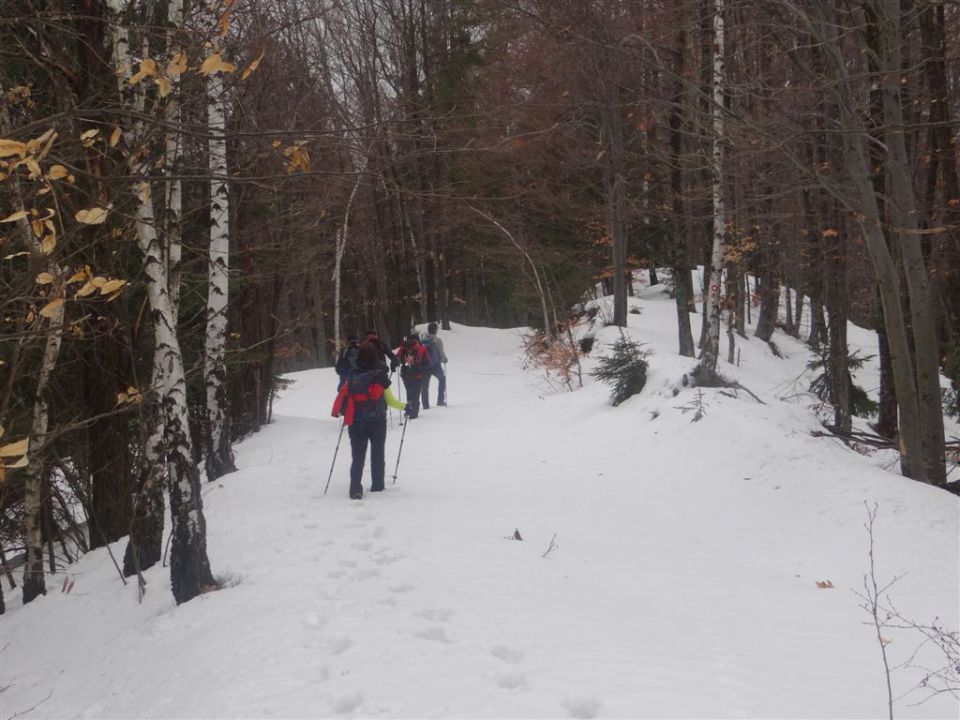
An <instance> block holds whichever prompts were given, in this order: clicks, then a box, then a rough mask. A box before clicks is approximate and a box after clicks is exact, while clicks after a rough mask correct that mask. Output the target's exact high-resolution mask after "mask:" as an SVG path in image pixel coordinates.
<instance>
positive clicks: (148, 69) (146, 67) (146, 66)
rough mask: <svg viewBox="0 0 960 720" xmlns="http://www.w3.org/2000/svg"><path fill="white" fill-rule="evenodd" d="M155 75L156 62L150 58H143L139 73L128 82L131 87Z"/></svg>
mask: <svg viewBox="0 0 960 720" xmlns="http://www.w3.org/2000/svg"><path fill="white" fill-rule="evenodd" d="M156 74H157V61H156V60H152V59H150V58H144V59H143V60H141V61H140V71H139V72H138V73H137V74H136V75H134V76H133V77H131V78H130V80H128V82H129V83H130V84H131V85H136V84H137V83H139V82H140V81H141V80H143V79H144V78H145V77H147V76H151V77H153V76H155V75H156Z"/></svg>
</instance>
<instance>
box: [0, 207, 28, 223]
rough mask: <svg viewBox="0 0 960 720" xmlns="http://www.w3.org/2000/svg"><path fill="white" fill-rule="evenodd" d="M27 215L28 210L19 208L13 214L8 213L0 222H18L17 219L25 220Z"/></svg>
mask: <svg viewBox="0 0 960 720" xmlns="http://www.w3.org/2000/svg"><path fill="white" fill-rule="evenodd" d="M26 216H27V211H26V210H17V211H16V212H15V213H14V214H13V215H7V216H6V217H5V218H3V220H0V223H8V222H16V221H17V220H23V219H24V218H25V217H26Z"/></svg>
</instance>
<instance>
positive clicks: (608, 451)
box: [0, 301, 958, 719]
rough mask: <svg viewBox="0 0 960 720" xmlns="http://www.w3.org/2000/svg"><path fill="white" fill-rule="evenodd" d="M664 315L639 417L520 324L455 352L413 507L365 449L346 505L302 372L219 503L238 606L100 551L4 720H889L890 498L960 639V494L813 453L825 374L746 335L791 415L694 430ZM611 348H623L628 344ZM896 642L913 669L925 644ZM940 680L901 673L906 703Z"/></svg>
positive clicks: (241, 451) (929, 706) (13, 617)
mask: <svg viewBox="0 0 960 720" xmlns="http://www.w3.org/2000/svg"><path fill="white" fill-rule="evenodd" d="M632 302H633V303H640V301H632ZM643 307H644V314H643V315H641V316H636V315H631V316H630V318H631V325H633V326H634V327H633V334H634V336H635V337H636V338H637V339H639V340H643V341H644V342H648V343H650V345H651V348H652V349H654V350H655V352H656V354H655V355H653V356H652V357H651V371H650V380H649V384H648V387H647V389H646V390H645V391H644V393H643V395H642V396H640V397H638V398H634V399H632V400H630V401H628V402H627V403H626V404H625V405H623V406H621V407H620V408H611V407H610V406H609V403H608V401H607V399H606V398H607V388H605V387H604V386H602V385H599V384H596V383H594V382H593V381H590V380H589V379H588V378H585V379H586V380H587V382H586V386H585V387H584V389H582V390H579V391H577V392H573V393H569V392H555V391H553V390H551V389H550V388H549V386H548V385H547V383H545V382H544V381H543V380H542V374H541V373H540V372H539V371H533V370H530V371H524V370H523V369H522V368H521V363H522V358H521V354H520V343H521V335H520V333H519V332H518V331H506V330H489V329H478V328H466V327H462V326H455V327H454V330H453V331H451V332H446V333H443V334H442V337H443V339H444V342H445V344H446V349H447V353H448V355H449V356H450V364H449V366H448V374H449V392H450V406H449V407H448V408H433V409H431V410H427V411H424V412H422V413H421V417H420V418H419V419H417V420H414V421H411V422H410V425H409V427H408V429H407V434H406V439H405V442H404V448H403V456H402V458H401V462H400V468H399V473H398V480H397V482H396V484H392V478H391V476H392V474H393V468H394V463H395V461H396V456H397V455H396V453H397V448H398V444H399V440H400V435H401V433H400V425H399V420H400V419H399V418H398V417H397V416H396V415H395V414H394V416H393V420H392V423H393V425H392V428H391V429H390V430H389V432H388V440H387V453H386V457H387V490H386V492H384V493H381V494H371V493H369V492H366V494H365V496H364V499H363V500H362V501H352V500H350V499H349V498H348V497H347V487H348V479H347V471H348V468H349V462H350V453H349V443H348V440H347V438H346V433H344V440H343V444H342V446H341V448H340V453H339V457H338V459H337V464H336V469H335V471H334V476H333V481H332V482H331V485H330V490H329V492H328V493H327V494H326V495H324V494H323V488H324V484H325V483H326V479H327V473H328V470H329V467H330V461H331V458H332V456H333V451H334V446H335V444H336V441H337V435H338V431H339V423H338V421H337V420H336V419H333V418H331V417H330V416H329V409H330V405H331V404H332V400H333V396H334V391H335V386H336V379H335V376H334V375H333V372H332V370H316V371H307V372H302V373H295V374H293V375H292V376H291V378H292V379H293V380H295V383H294V384H293V385H292V387H291V388H289V389H288V390H287V391H285V392H284V394H283V396H282V397H281V398H280V399H279V400H278V401H277V402H276V405H275V422H274V423H273V424H271V425H270V426H268V427H266V428H264V429H263V430H262V431H261V432H260V433H258V434H257V435H255V436H254V437H252V438H250V439H248V440H247V441H246V442H244V443H242V444H241V445H239V446H238V447H237V466H238V467H239V468H240V470H239V471H238V472H237V473H235V474H232V475H230V476H227V477H225V478H223V479H222V480H221V481H219V482H217V483H214V484H212V485H209V486H207V488H206V492H205V502H206V511H207V516H208V528H209V533H210V535H209V553H210V558H211V562H212V564H213V568H214V571H215V573H216V574H217V575H218V577H219V578H220V579H221V580H223V581H224V582H225V584H226V585H227V586H228V587H227V588H226V589H224V590H223V591H220V592H214V593H210V594H207V595H204V596H201V597H200V598H198V599H196V600H195V601H192V602H190V603H188V604H186V605H184V606H182V607H179V608H175V607H174V606H173V603H172V599H171V597H170V592H169V587H168V582H167V577H166V573H167V571H166V570H165V569H162V568H156V569H154V570H151V571H150V572H149V573H148V580H149V589H148V593H147V596H146V598H145V601H144V602H143V604H138V603H137V595H136V588H135V587H134V585H132V584H131V585H128V586H126V587H124V586H121V585H120V583H119V581H118V580H117V577H116V573H115V571H114V570H113V568H112V565H110V563H109V560H108V558H107V556H106V554H105V553H104V552H103V551H98V552H95V553H92V554H91V555H89V556H87V557H85V558H84V559H83V560H82V561H81V562H80V563H78V564H77V565H76V566H75V567H73V568H71V569H70V572H69V574H70V575H71V576H72V577H73V578H75V588H74V590H73V592H72V593H70V594H69V595H66V594H61V593H60V592H59V585H58V582H59V580H60V579H59V578H58V579H54V580H53V581H52V582H51V583H50V587H51V593H50V594H49V595H48V596H47V597H45V598H41V599H40V600H38V601H37V602H34V603H32V604H31V605H30V606H28V607H26V608H23V609H17V610H15V611H14V612H12V613H11V614H9V615H8V616H7V617H5V618H4V619H3V620H2V621H0V622H2V623H3V648H4V649H3V654H2V660H3V673H2V685H9V687H8V688H7V689H6V690H4V691H3V693H2V694H0V704H2V717H3V718H4V719H6V718H9V717H10V716H12V715H13V714H15V713H17V712H22V711H23V710H25V709H27V708H30V707H31V706H34V705H36V707H35V709H34V710H33V711H32V712H30V713H28V716H31V717H67V716H69V717H91V718H92V717H97V718H100V717H163V718H174V717H177V718H186V717H191V718H203V717H224V718H227V717H269V716H276V717H385V718H388V717H389V718H412V717H495V718H507V717H510V718H515V717H575V718H591V717H703V718H707V717H711V718H714V717H763V718H773V717H845V718H852V717H882V716H885V715H886V712H887V708H886V687H885V681H884V674H883V665H882V659H881V655H880V650H879V646H878V645H877V641H876V638H875V634H874V630H873V628H872V627H871V626H869V625H867V624H865V623H867V621H868V620H869V618H868V616H867V615H866V613H865V612H864V611H863V610H862V609H861V608H859V607H858V603H859V600H858V599H857V597H856V596H855V595H854V594H853V591H860V590H862V586H863V575H864V573H865V572H866V571H867V569H868V558H867V548H868V542H869V539H868V536H867V533H866V531H865V529H864V522H865V520H866V510H865V507H864V501H866V502H868V503H869V504H871V505H872V504H873V503H874V502H875V503H877V504H878V507H879V519H878V525H877V533H876V535H877V537H876V544H877V548H876V552H877V564H878V565H877V567H878V574H879V575H880V578H879V579H880V581H881V582H885V581H888V580H889V579H890V578H892V577H893V576H894V575H900V574H903V573H907V575H906V576H905V577H904V578H903V579H902V580H900V581H898V582H897V583H896V584H895V585H894V586H893V587H892V588H891V590H890V592H889V594H890V597H891V598H892V599H893V600H894V601H895V602H896V604H897V606H898V608H899V609H900V610H901V612H903V613H904V614H905V615H907V616H908V617H910V618H911V619H914V620H916V621H917V622H924V623H926V622H929V621H931V620H932V619H933V618H934V617H935V616H939V617H940V618H941V620H942V621H943V623H944V624H945V625H946V626H947V627H948V628H952V629H956V628H957V627H958V619H957V613H958V610H957V597H958V595H957V594H958V562H957V554H958V551H957V534H958V522H957V508H958V504H957V502H956V498H952V497H951V496H948V495H947V494H946V493H944V492H942V491H938V490H935V489H932V488H928V487H925V486H921V485H919V484H917V483H912V482H910V481H907V480H904V479H902V478H900V477H898V476H897V475H896V474H893V473H890V472H885V471H883V470H882V469H879V468H878V467H876V464H877V462H878V461H877V459H876V458H872V459H871V458H863V457H861V456H859V455H856V454H855V453H852V452H851V451H850V450H848V449H846V448H844V447H842V446H840V445H839V444H835V443H834V442H833V441H831V440H828V439H817V438H812V437H810V435H809V430H811V429H813V428H815V427H816V423H815V420H814V419H813V416H812V415H811V413H810V411H809V409H808V407H807V405H806V404H804V403H801V402H783V401H781V400H779V399H778V397H779V396H781V395H786V394H788V393H786V392H784V388H786V387H787V385H788V384H789V382H790V381H791V380H792V379H793V378H795V377H796V376H797V375H798V374H799V373H800V372H801V371H802V369H803V363H805V362H806V357H807V356H806V355H805V351H804V350H803V348H802V346H800V344H799V343H794V342H793V341H792V339H790V338H784V337H778V342H780V343H781V345H782V348H783V349H784V351H785V352H786V354H787V355H788V357H789V358H793V360H789V359H788V360H786V361H781V360H776V359H773V358H771V356H770V353H769V350H768V349H767V348H765V347H764V346H763V345H762V344H761V343H759V342H756V341H754V342H752V343H746V342H744V343H743V348H742V352H743V361H742V364H741V368H740V369H739V372H740V373H741V378H742V380H743V382H744V384H745V385H747V386H749V387H751V389H752V390H754V391H755V392H757V393H758V394H760V395H761V397H763V398H764V399H765V400H766V401H767V403H768V404H767V405H760V404H758V403H756V402H755V401H753V400H751V399H750V398H749V397H746V396H742V397H741V398H740V399H735V398H732V397H726V396H723V395H720V394H719V393H718V392H717V391H705V394H704V398H705V399H706V400H707V402H708V403H709V404H708V406H707V415H706V417H705V418H704V419H703V420H702V421H700V422H697V423H692V422H691V421H690V414H689V413H687V412H684V409H685V406H686V405H688V404H689V403H690V402H691V401H692V400H693V398H694V396H695V391H693V390H690V389H687V388H683V387H682V386H681V385H679V380H680V378H681V377H682V373H683V371H684V370H685V369H687V368H689V366H690V361H688V360H683V359H681V358H678V357H676V356H675V355H674V354H673V351H674V347H673V342H674V341H673V332H674V330H673V325H672V324H671V322H672V315H671V313H672V312H673V310H672V307H673V306H672V304H671V303H670V302H655V301H648V302H644V303H643ZM598 337H599V338H600V341H598V344H597V349H596V350H595V351H594V354H595V355H596V354H597V353H600V352H604V348H603V342H602V341H608V342H609V341H612V340H613V339H614V338H615V337H616V334H615V330H614V329H612V328H607V329H604V330H600V329H598ZM798 368H799V369H798ZM675 392H678V394H677V395H674V393H675ZM435 398H436V385H435V382H434V383H433V384H432V387H431V400H435ZM369 485H370V479H369V468H366V469H365V474H364V488H365V490H369ZM515 530H516V531H519V533H520V535H521V536H522V538H523V539H522V541H518V540H515V539H513V535H514V532H515ZM554 538H555V541H554ZM551 541H554V547H553V549H551ZM122 548H123V545H122V543H120V544H118V545H116V546H115V553H121V552H122ZM548 550H549V552H548ZM545 555H546V556H545ZM544 556H545V557H544ZM828 580H829V581H830V582H831V583H832V584H833V586H834V587H833V588H832V589H820V588H818V587H817V584H816V583H817V582H818V581H828ZM885 637H887V639H890V640H892V642H891V644H890V645H888V650H889V651H890V653H891V654H892V656H893V662H900V661H903V660H904V659H906V658H907V657H908V656H909V655H910V653H911V652H912V651H913V650H914V648H915V647H916V646H917V645H918V644H919V643H920V641H921V640H922V638H920V637H918V636H916V635H915V634H913V633H911V632H910V631H904V632H898V631H896V630H892V629H891V630H889V631H885ZM937 661H938V657H937V654H936V653H933V654H926V655H924V654H921V656H919V657H918V662H920V663H921V664H922V663H928V664H930V665H932V664H935V663H936V662H937ZM921 678H922V673H921V672H920V671H917V670H910V669H903V670H898V671H897V672H896V673H894V676H893V681H894V690H895V693H896V694H897V695H898V696H899V695H900V694H902V693H905V692H907V691H908V690H910V689H911V688H913V686H914V685H916V684H917V683H918V682H919V681H920V679H921ZM923 697H925V695H924V694H923V693H921V692H913V693H911V694H910V695H908V696H907V697H906V698H904V699H902V700H900V701H898V705H897V716H898V717H956V715H957V703H956V701H955V700H954V699H952V698H951V697H949V696H939V697H937V698H934V699H932V700H930V701H929V702H927V703H924V704H921V705H919V706H915V705H912V703H914V702H917V701H919V700H921V699H923ZM37 703H39V704H37Z"/></svg>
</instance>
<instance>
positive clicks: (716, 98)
mask: <svg viewBox="0 0 960 720" xmlns="http://www.w3.org/2000/svg"><path fill="white" fill-rule="evenodd" d="M713 38H714V40H713V104H712V109H711V116H712V120H713V152H712V156H711V170H712V173H713V188H712V191H713V250H712V252H711V253H710V267H709V268H707V287H706V288H705V293H704V296H705V298H706V312H705V313H704V317H703V322H705V323H706V324H707V330H706V333H705V338H704V343H703V354H702V355H701V356H700V368H701V370H702V371H703V372H705V373H706V374H707V375H708V376H713V375H715V374H716V371H717V360H718V358H719V355H720V309H721V303H720V297H721V296H720V283H721V274H722V271H723V246H724V241H725V235H726V221H727V217H726V209H725V208H724V203H723V133H724V127H723V95H724V91H725V82H724V63H723V53H724V42H723V0H714V16H713Z"/></svg>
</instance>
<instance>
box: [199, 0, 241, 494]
mask: <svg viewBox="0 0 960 720" xmlns="http://www.w3.org/2000/svg"><path fill="white" fill-rule="evenodd" d="M219 10H220V11H221V13H222V14H221V15H220V16H219V22H218V23H217V26H218V27H220V28H221V31H220V33H219V36H218V37H217V39H216V40H215V42H214V46H213V53H212V54H211V55H210V56H209V57H208V58H207V59H206V60H205V61H204V64H203V66H202V67H201V69H200V72H201V73H203V74H205V75H206V76H207V129H208V131H209V133H210V139H209V141H208V143H207V152H208V156H209V163H210V250H209V258H208V281H207V329H206V336H205V339H204V368H203V369H204V382H205V384H206V389H207V398H206V399H207V427H206V430H207V448H206V468H207V479H208V480H215V479H217V478H218V477H220V476H221V475H224V474H225V473H228V472H231V471H233V470H236V467H235V466H234V464H233V450H232V449H231V443H230V434H229V431H228V430H227V428H226V426H225V418H226V417H227V411H226V401H227V398H226V382H227V367H226V352H227V305H228V303H229V300H230V284H229V280H230V186H229V183H228V177H227V138H226V117H227V96H226V92H225V90H224V84H223V76H224V73H226V72H230V71H232V70H233V69H234V66H233V65H232V64H231V63H227V62H225V61H223V59H222V57H221V54H222V53H223V42H222V40H223V36H224V35H225V34H226V31H227V29H228V28H229V22H230V16H229V9H228V6H221V7H220V8H219ZM212 18H213V19H217V15H216V14H214V15H213V16H212Z"/></svg>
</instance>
